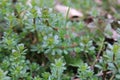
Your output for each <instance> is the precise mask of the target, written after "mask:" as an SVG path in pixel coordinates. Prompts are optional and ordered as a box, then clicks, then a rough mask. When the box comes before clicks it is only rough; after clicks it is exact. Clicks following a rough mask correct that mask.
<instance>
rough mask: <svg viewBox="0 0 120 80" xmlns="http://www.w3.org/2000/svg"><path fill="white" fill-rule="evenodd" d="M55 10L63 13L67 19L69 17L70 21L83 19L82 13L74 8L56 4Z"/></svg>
mask: <svg viewBox="0 0 120 80" xmlns="http://www.w3.org/2000/svg"><path fill="white" fill-rule="evenodd" d="M54 8H55V10H56V11H58V12H60V13H62V14H63V15H64V16H65V18H66V17H68V18H69V19H70V20H73V21H74V20H76V21H77V20H78V19H79V18H80V17H83V14H82V12H80V11H77V10H76V9H74V8H71V7H68V6H64V5H61V4H56V5H55V7H54Z"/></svg>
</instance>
